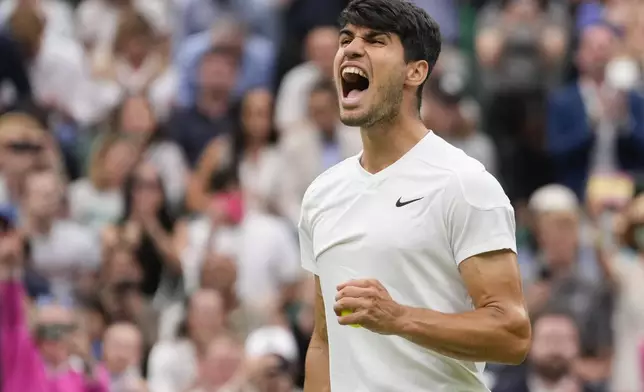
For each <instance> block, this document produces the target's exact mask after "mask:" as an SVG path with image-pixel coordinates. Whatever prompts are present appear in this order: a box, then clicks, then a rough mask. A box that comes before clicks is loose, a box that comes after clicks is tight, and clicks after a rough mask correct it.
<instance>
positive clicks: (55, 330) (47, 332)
mask: <svg viewBox="0 0 644 392" xmlns="http://www.w3.org/2000/svg"><path fill="white" fill-rule="evenodd" d="M75 330H76V325H75V324H56V323H51V324H40V325H38V326H37V327H36V337H37V339H38V340H46V341H53V342H57V341H60V340H62V339H63V338H65V337H66V336H67V335H69V334H70V333H72V332H74V331H75Z"/></svg>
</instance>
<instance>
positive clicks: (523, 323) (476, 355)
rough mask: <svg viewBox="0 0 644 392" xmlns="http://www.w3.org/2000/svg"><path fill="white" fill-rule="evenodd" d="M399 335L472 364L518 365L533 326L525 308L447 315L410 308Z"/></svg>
mask: <svg viewBox="0 0 644 392" xmlns="http://www.w3.org/2000/svg"><path fill="white" fill-rule="evenodd" d="M398 329H399V331H397V333H396V335H399V336H401V337H403V338H405V339H407V340H409V341H411V342H413V343H416V344H418V345H420V346H423V347H425V348H428V349H430V350H433V351H436V352H438V353H440V354H443V355H446V356H449V357H452V358H456V359H462V360H468V361H477V362H484V361H490V362H497V363H507V364H518V363H521V362H522V361H523V359H524V358H525V355H526V353H527V351H528V347H529V344H530V323H529V320H528V317H527V312H526V311H525V310H524V309H520V310H514V311H513V310H508V309H503V308H495V307H483V308H480V309H477V310H474V311H471V312H467V313H458V314H445V313H440V312H436V311H433V310H428V309H419V308H406V312H405V316H403V317H402V318H401V320H400V323H399V326H398Z"/></svg>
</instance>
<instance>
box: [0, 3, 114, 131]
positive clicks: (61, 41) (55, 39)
mask: <svg viewBox="0 0 644 392" xmlns="http://www.w3.org/2000/svg"><path fill="white" fill-rule="evenodd" d="M8 25H9V30H10V32H11V35H12V37H13V38H14V39H15V40H16V41H17V42H18V43H19V45H20V49H21V52H22V54H23V58H24V61H25V62H26V63H27V64H28V69H29V79H30V81H31V85H32V88H33V93H34V97H35V99H36V100H37V102H38V103H39V104H42V105H44V106H46V107H48V108H50V109H52V110H55V111H57V112H58V113H60V114H61V115H65V116H68V117H70V118H72V119H73V120H74V121H75V122H77V123H80V124H83V125H87V124H90V123H92V122H94V121H97V120H98V119H99V118H100V117H101V116H103V115H105V114H106V113H107V110H109V107H110V106H111V105H112V104H113V102H114V100H115V96H114V94H113V93H111V92H110V91H109V90H107V89H105V88H104V87H103V86H101V85H98V84H95V83H93V81H92V80H91V77H90V73H89V69H88V68H87V67H86V64H85V58H84V53H83V49H82V48H81V47H80V46H79V45H78V43H77V42H75V41H74V40H73V39H70V38H67V37H64V36H61V35H45V34H44V32H45V20H44V19H43V16H42V15H41V14H40V13H39V12H38V10H37V9H35V8H34V7H33V6H32V5H31V4H30V3H21V4H20V5H18V6H17V7H16V8H15V10H14V11H13V13H12V14H11V17H10V18H9V21H8Z"/></svg>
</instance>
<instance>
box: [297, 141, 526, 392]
mask: <svg viewBox="0 0 644 392" xmlns="http://www.w3.org/2000/svg"><path fill="white" fill-rule="evenodd" d="M415 199H417V200H416V201H413V200H415ZM398 201H401V202H402V203H405V202H408V204H404V205H403V206H397V202H398ZM412 201H413V202H412ZM299 230H300V246H301V252H302V264H303V266H304V268H305V269H307V270H309V271H311V272H313V273H314V274H316V275H318V276H319V279H320V284H321V288H322V296H323V298H324V305H325V309H326V323H327V329H328V337H329V350H330V353H329V355H330V373H331V391H334V392H335V391H355V392H363V391H364V392H366V391H369V392H381V391H382V392H385V391H387V392H393V391H404V392H415V391H419V392H420V391H432V392H443V391H444V392H448V391H449V392H457V391H458V392H480V391H488V389H487V387H486V386H485V384H484V382H483V379H482V372H483V369H484V366H485V364H484V363H474V362H468V361H461V360H456V359H453V358H448V357H446V356H443V355H441V354H438V353H436V352H433V351H431V350H428V349H425V348H422V347H421V346H418V345H415V344H413V343H411V342H409V341H407V340H405V339H403V338H401V337H398V336H384V335H379V334H375V333H373V332H370V331H369V330H367V329H364V328H351V327H346V326H341V325H340V324H338V321H337V318H336V316H335V313H334V311H333V304H334V302H335V295H336V286H337V285H338V284H340V283H343V282H346V281H348V280H352V279H361V278H370V279H377V280H379V281H380V282H381V283H382V284H383V285H384V286H385V287H386V288H387V290H388V291H389V293H390V294H391V296H392V297H393V299H394V300H395V301H397V302H398V303H401V304H403V305H407V306H413V307H419V308H426V309H433V310H435V311H439V312H444V313H461V312H467V311H471V310H472V309H473V305H472V301H471V298H470V297H469V295H468V292H467V289H466V287H465V285H464V283H463V281H462V280H461V276H460V274H459V271H458V265H459V264H460V263H461V262H462V261H463V260H465V259H467V258H469V257H471V256H475V255H477V254H481V253H484V252H488V251H492V250H498V249H511V250H513V251H516V240H515V223H514V211H513V209H512V207H511V205H510V201H509V200H508V198H507V196H506V195H505V194H504V192H503V189H502V188H501V186H500V185H499V183H498V182H497V180H496V179H495V178H494V177H493V176H492V175H491V174H489V173H488V172H486V171H485V169H484V168H483V166H482V165H481V164H480V163H479V162H478V161H476V160H474V159H473V158H470V157H468V156H467V155H466V154H465V153H464V152H463V151H461V150H459V149H457V148H455V147H453V146H451V145H450V144H449V143H447V142H446V141H444V140H443V139H441V138H440V137H438V136H436V135H435V134H434V133H431V132H430V133H429V134H428V135H427V136H426V137H425V138H423V139H422V140H421V141H420V142H419V143H418V144H417V145H416V146H414V147H413V148H412V149H411V150H410V151H409V152H408V153H407V154H405V155H404V156H403V157H402V158H401V159H399V160H398V161H397V162H395V163H394V164H392V165H391V166H389V167H387V168H386V169H384V170H382V171H380V172H378V173H376V174H373V175H372V174H370V173H368V172H367V171H365V170H364V169H363V168H362V166H361V165H360V162H359V156H356V157H352V158H349V159H347V160H345V161H343V162H342V163H340V164H338V165H336V166H334V167H333V168H331V169H329V170H327V171H326V172H325V173H323V174H322V175H321V176H319V177H318V178H317V179H316V180H315V181H314V182H313V183H312V184H311V186H310V187H309V189H308V190H307V191H306V194H305V196H304V201H303V206H302V217H301V221H300V225H299Z"/></svg>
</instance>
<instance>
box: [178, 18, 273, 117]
mask: <svg viewBox="0 0 644 392" xmlns="http://www.w3.org/2000/svg"><path fill="white" fill-rule="evenodd" d="M213 26H214V27H213V29H212V31H204V32H203V33H200V34H196V35H194V36H192V37H190V38H189V39H187V40H186V41H185V42H184V43H183V44H182V45H181V47H180V48H179V52H178V54H177V59H176V62H177V64H178V72H179V78H180V79H179V97H178V103H179V105H181V106H184V107H190V106H192V105H193V104H194V103H195V97H196V95H197V94H195V90H196V89H198V88H199V87H200V86H199V84H200V83H199V82H200V72H199V69H198V68H199V62H200V61H201V62H203V59H202V58H203V56H204V54H206V53H208V52H209V51H210V50H212V48H217V47H223V48H225V49H226V51H227V52H228V53H229V54H230V55H232V57H233V60H234V62H235V63H236V64H238V67H239V74H238V75H237V77H233V78H231V79H228V80H229V81H231V82H235V83H236V84H235V86H234V89H233V96H234V97H235V98H236V99H239V98H241V97H242V96H243V95H244V94H246V92H248V90H250V89H253V88H260V87H263V88H268V89H271V88H272V87H273V76H274V75H273V73H274V68H273V66H274V62H275V59H274V50H273V45H272V43H271V42H270V41H269V40H267V39H266V38H263V37H260V36H257V35H253V34H251V33H250V32H249V31H247V30H246V26H245V25H244V24H243V23H242V22H241V21H239V20H235V19H234V18H231V17H228V18H223V19H221V20H218V21H217V22H216V23H215V24H214V25H213Z"/></svg>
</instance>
